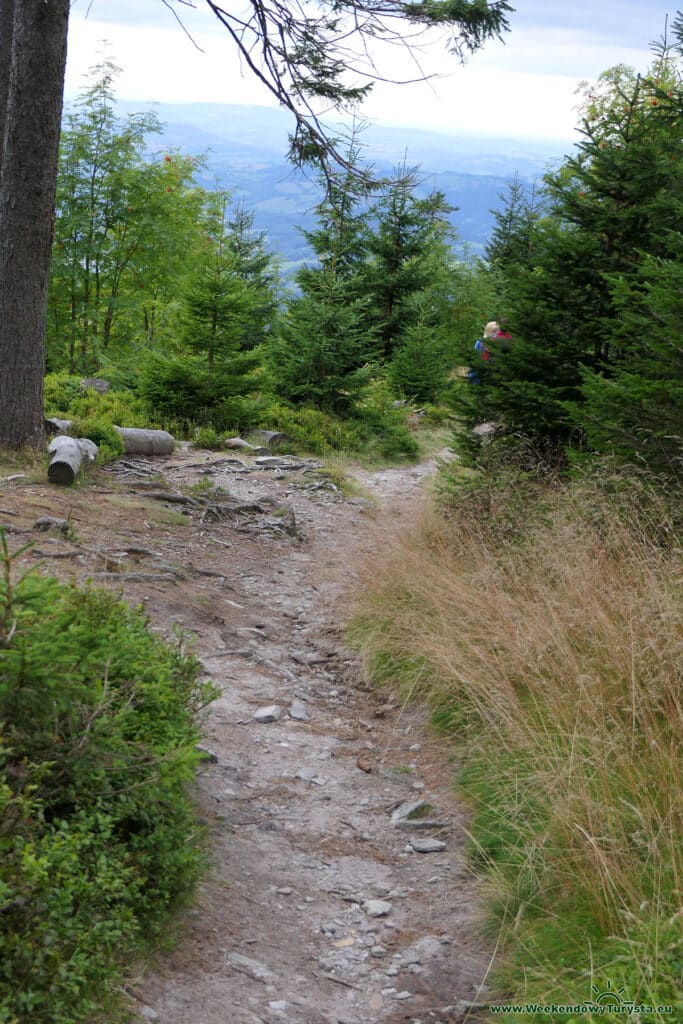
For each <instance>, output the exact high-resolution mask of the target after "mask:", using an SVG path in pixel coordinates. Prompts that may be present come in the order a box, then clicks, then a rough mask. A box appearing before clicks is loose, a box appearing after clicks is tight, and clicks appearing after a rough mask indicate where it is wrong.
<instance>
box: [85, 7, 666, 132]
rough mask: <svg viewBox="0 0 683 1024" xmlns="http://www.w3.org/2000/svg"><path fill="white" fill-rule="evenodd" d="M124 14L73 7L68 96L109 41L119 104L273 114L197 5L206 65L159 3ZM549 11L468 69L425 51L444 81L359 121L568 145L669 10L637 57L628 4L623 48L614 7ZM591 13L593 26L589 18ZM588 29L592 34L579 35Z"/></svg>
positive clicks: (639, 64)
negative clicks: (210, 106) (261, 107)
mask: <svg viewBox="0 0 683 1024" xmlns="http://www.w3.org/2000/svg"><path fill="white" fill-rule="evenodd" d="M118 3H119V4H122V6H120V7H116V6H115V5H113V4H112V2H111V0H92V6H91V8H90V10H89V13H88V8H87V6H86V3H85V0H80V2H79V0H76V2H75V4H74V7H73V9H72V15H71V28H70V36H69V61H68V69H67V94H68V95H69V94H70V95H71V96H73V94H74V93H75V92H76V91H77V90H78V89H79V88H81V86H82V84H83V79H82V75H83V73H84V72H85V71H86V70H87V68H88V67H89V66H91V65H92V64H94V63H96V61H97V53H98V49H99V48H100V47H99V43H100V40H102V39H107V40H108V41H109V42H110V44H111V54H112V57H113V58H114V60H115V61H116V62H117V63H118V64H119V65H120V66H121V67H122V68H123V74H122V76H121V78H120V80H119V82H118V86H117V91H118V94H119V96H120V97H121V98H122V99H131V100H139V101H141V102H142V101H153V100H158V101H166V102H185V103H191V102H213V103H242V104H265V105H270V106H274V105H275V101H274V99H273V98H272V96H271V94H270V93H269V92H268V91H267V89H266V88H265V87H264V86H263V85H261V84H260V83H259V82H258V81H257V80H256V79H255V77H254V75H253V74H252V73H251V72H250V71H249V70H248V69H245V70H244V73H243V74H242V73H241V68H240V62H239V58H238V55H237V52H236V50H235V47H234V45H233V44H232V42H231V40H230V39H229V37H228V34H227V32H226V30H225V29H224V28H223V27H222V26H221V25H220V24H218V23H217V22H216V20H215V19H213V20H211V19H210V18H209V16H208V9H207V7H206V5H205V4H203V3H202V2H201V0H198V8H197V10H195V11H192V10H190V9H188V8H184V9H183V8H182V7H178V10H179V11H181V12H182V13H183V15H184V20H185V21H186V24H187V27H188V29H190V30H191V31H192V34H193V37H194V38H195V40H196V41H197V42H198V43H199V45H200V46H201V47H202V50H203V51H204V52H201V53H200V52H198V51H197V50H196V49H195V47H194V46H193V45H192V43H191V42H190V41H189V40H188V38H187V36H186V35H185V34H184V33H183V32H182V30H181V29H180V28H179V27H178V26H177V24H176V22H175V21H174V19H173V17H172V16H171V15H170V13H169V11H168V10H167V8H166V7H165V6H164V5H163V4H161V3H160V0H136V2H131V0H118ZM582 5H583V6H582ZM544 6H546V7H547V6H548V5H547V4H546V5H544V4H539V3H535V2H534V0H528V3H527V5H526V10H525V11H524V17H523V18H522V17H520V20H519V21H518V22H517V24H516V23H515V19H514V17H513V19H512V31H511V33H510V34H509V35H508V36H506V41H505V45H504V44H503V43H499V42H495V41H493V42H490V43H488V44H487V45H486V46H485V47H484V48H483V50H481V51H480V52H479V53H478V54H476V55H475V56H474V57H473V58H471V60H470V62H469V63H468V64H467V65H466V66H464V67H461V66H460V65H458V63H457V61H456V59H455V58H454V57H453V56H452V55H450V54H448V53H447V52H446V51H445V47H444V43H443V41H437V42H435V43H434V45H432V46H431V47H429V48H428V49H425V50H424V52H423V54H422V60H423V66H424V67H425V69H427V70H428V71H429V72H430V73H434V74H436V75H439V76H444V77H438V78H436V79H435V80H433V81H432V82H431V83H419V84H415V85H405V86H396V85H390V84H388V83H378V84H377V85H376V86H375V89H374V90H373V94H372V96H371V97H370V99H369V100H368V101H367V102H366V104H365V105H364V107H363V110H362V113H363V114H364V115H365V116H368V117H371V118H372V119H374V120H376V121H378V122H379V123H391V124H406V125H413V126H418V127H424V128H430V129H436V130H443V131H448V132H450V133H458V132H473V133H477V134H485V135H501V136H505V137H510V136H519V137H526V138H548V139H568V138H570V137H571V136H572V135H573V132H574V128H575V126H576V120H577V115H576V110H575V107H576V104H577V98H576V96H575V90H576V87H577V85H578V83H579V81H581V80H582V79H588V80H593V79H595V78H597V76H598V75H599V74H600V72H601V71H604V70H605V69H606V68H608V67H611V66H613V65H614V64H617V63H628V64H632V65H633V66H635V67H636V68H638V70H643V69H644V68H645V67H646V66H647V64H648V63H649V53H648V45H649V41H650V38H651V35H654V34H655V33H651V32H650V26H651V25H652V24H657V25H663V21H664V11H665V10H666V8H664V7H662V9H661V11H657V10H654V11H653V10H652V8H651V5H650V9H649V13H648V12H646V11H644V10H642V8H641V10H642V15H641V16H642V26H643V37H642V48H637V47H634V45H633V42H634V39H635V38H637V25H636V24H635V22H634V18H635V14H634V11H636V10H637V8H636V7H635V6H634V5H633V4H631V3H626V6H625V8H624V12H623V13H624V22H625V23H624V28H623V33H622V35H621V36H620V31H619V28H620V26H619V24H618V18H615V8H619V5H618V4H615V3H613V2H610V4H609V5H607V6H606V5H605V4H604V3H601V0H592V2H591V3H588V0H574V5H573V9H572V10H571V11H567V9H566V7H565V5H563V6H562V8H561V9H560V8H555V7H554V6H553V8H552V10H551V12H550V13H548V15H547V18H548V21H549V22H550V23H549V24H546V25H545V26H543V25H542V24H539V21H540V19H541V17H542V16H543V9H544ZM655 7H658V4H657V3H655ZM591 13H593V14H594V15H596V16H594V17H592V18H591ZM86 14H88V16H87V17H86ZM598 14H600V15H601V16H600V17H597V15H598ZM608 14H609V18H608V17H607V16H608ZM520 15H521V12H520ZM100 19H102V20H100ZM106 19H109V20H106ZM581 20H585V22H586V27H580V25H579V24H578V23H579V22H580V21H581ZM615 21H616V22H617V23H616V24H615ZM608 30H609V31H608ZM377 58H378V64H379V66H380V67H382V69H383V70H384V71H385V73H386V74H387V76H388V77H390V78H396V79H400V78H414V77H416V74H417V71H416V67H415V65H414V63H413V62H412V61H411V60H410V59H409V57H408V56H407V54H406V51H405V50H403V49H402V48H400V47H399V48H396V47H393V48H387V47H384V48H383V49H381V50H378V51H377Z"/></svg>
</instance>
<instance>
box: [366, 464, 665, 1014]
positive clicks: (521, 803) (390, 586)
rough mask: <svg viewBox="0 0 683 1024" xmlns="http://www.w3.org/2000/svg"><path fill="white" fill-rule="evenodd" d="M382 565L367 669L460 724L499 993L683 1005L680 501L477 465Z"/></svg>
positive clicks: (628, 487) (463, 781)
mask: <svg viewBox="0 0 683 1024" xmlns="http://www.w3.org/2000/svg"><path fill="white" fill-rule="evenodd" d="M366 568H367V573H366V577H367V578H366V588H365V594H364V597H363V599H362V601H361V605H360V607H359V608H358V609H357V615H356V618H355V620H354V622H353V625H352V635H353V636H354V637H355V639H356V641H357V643H358V645H359V646H360V648H361V650H362V651H363V652H364V654H365V658H366V662H367V668H368V673H369V675H370V676H371V677H372V678H374V679H375V680H376V681H377V682H378V683H382V684H385V685H394V686H399V687H400V688H401V689H402V691H403V692H404V694H406V695H409V696H420V697H423V698H425V699H427V700H429V701H430V702H431V704H432V705H433V707H434V716H435V721H437V722H438V723H440V724H441V726H442V727H444V728H447V729H449V730H450V732H451V733H452V735H453V737H454V743H455V744H456V747H457V749H458V752H459V762H460V769H459V772H458V780H457V781H458V785H459V786H460V788H461V790H462V792H463V793H464V794H465V795H466V797H467V798H468V799H469V800H470V801H471V803H472V806H473V809H474V818H473V832H472V842H471V847H472V852H473V855H474V857H475V858H477V859H478V860H479V861H480V862H481V864H482V867H483V868H485V870H486V872H487V878H488V883H487V885H488V890H489V916H488V920H489V925H490V926H491V927H495V928H496V929H497V930H498V932H499V940H500V946H501V948H502V949H503V951H504V952H503V955H502V959H501V961H500V964H499V968H498V983H499V985H500V987H501V992H502V994H504V995H506V996H508V997H511V998H514V999H517V1000H519V999H524V1000H527V999H532V998H533V999H534V1000H536V1001H542V1002H551V1001H554V1002H557V1001H558V1000H561V1001H563V1002H565V1003H566V1002H567V1001H571V1002H580V1001H582V1000H583V999H588V998H590V997H591V994H592V986H595V988H596V989H597V990H598V991H602V990H604V989H605V987H606V986H607V987H610V988H612V987H613V988H615V989H617V990H619V989H623V990H624V991H625V992H626V993H627V995H625V996H624V998H632V999H634V1000H635V1002H636V1003H641V1004H642V1003H649V1004H653V1005H658V1004H659V1005H663V1004H671V1005H672V1006H674V1007H675V1008H674V1009H673V1010H672V1012H671V1014H666V1013H663V1014H655V1015H653V1016H652V1019H653V1020H655V1019H656V1020H659V1021H665V1020H667V1019H668V1020H680V1019H683V998H682V996H681V988H680V980H681V974H682V972H683V941H682V934H683V927H682V926H683V912H682V911H681V904H682V902H683V901H682V895H683V842H682V837H683V776H682V773H681V767H682V765H681V760H682V758H681V739H682V733H683V701H682V695H681V686H680V684H681V674H680V667H681V654H682V653H683V644H682V638H683V630H682V621H681V607H680V583H681V573H680V569H681V561H680V549H679V548H677V547H676V542H675V530H674V524H673V522H672V517H671V516H670V515H669V513H668V512H667V509H666V507H665V504H664V502H663V501H660V500H659V499H658V498H657V496H656V492H655V491H651V490H649V489H648V488H647V487H646V486H643V485H642V484H641V483H640V482H638V481H633V482H628V481H616V482H615V481H608V483H607V485H605V483H604V482H603V483H601V484H598V483H596V482H588V481H584V482H583V483H581V484H574V485H573V486H571V487H558V486H555V487H545V488H543V489H539V488H533V489H531V490H529V489H527V490H526V491H525V490H523V489H522V490H520V488H519V487H518V486H513V487H506V486H502V485H501V486H497V487H491V486H490V485H489V484H486V485H477V484H476V483H473V484H471V485H470V487H469V488H468V489H463V490H461V491H460V493H459V494H458V495H457V496H454V495H453V494H451V495H450V498H449V500H448V501H446V503H445V504H444V503H443V502H442V505H441V508H440V509H438V510H434V509H433V510H432V511H431V512H430V513H428V514H427V516H426V517H425V518H424V520H423V521H422V522H421V524H420V525H419V527H417V528H413V529H412V530H411V531H410V532H408V533H406V534H404V535H403V536H401V537H399V538H398V539H397V540H396V541H395V542H394V544H393V545H392V546H391V547H389V548H385V549H384V551H383V554H382V555H381V556H380V557H379V558H378V559H376V560H375V561H374V562H373V564H372V565H369V566H367V567H366ZM531 1016H533V1015H531ZM498 1019H505V1018H504V1017H499V1018H498ZM516 1019H519V1017H517V1018H516ZM539 1019H547V1017H540V1018H539ZM570 1019H571V1018H570ZM582 1019H591V1017H590V1015H588V1016H583V1017H582ZM596 1019H597V1018H596ZM641 1019H642V1020H645V1019H649V1018H648V1016H647V1014H644V1015H641Z"/></svg>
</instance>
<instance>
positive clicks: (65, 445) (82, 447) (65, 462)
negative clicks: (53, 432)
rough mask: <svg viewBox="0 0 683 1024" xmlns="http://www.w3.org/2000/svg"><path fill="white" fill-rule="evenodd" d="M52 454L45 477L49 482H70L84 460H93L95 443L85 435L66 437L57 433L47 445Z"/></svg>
mask: <svg viewBox="0 0 683 1024" xmlns="http://www.w3.org/2000/svg"><path fill="white" fill-rule="evenodd" d="M47 451H48V454H49V455H51V456H52V459H51V460H50V464H49V465H48V467H47V478H48V480H49V481H50V483H53V484H62V485H68V484H72V483H73V482H74V480H75V479H76V476H77V475H78V473H79V472H80V469H81V466H82V465H83V463H84V462H85V463H86V464H87V463H89V462H94V461H95V457H96V455H97V445H96V444H95V442H94V441H90V440H89V439H88V438H87V437H67V436H66V434H59V435H58V436H57V437H55V438H53V440H52V441H51V442H50V445H49V447H48V450H47Z"/></svg>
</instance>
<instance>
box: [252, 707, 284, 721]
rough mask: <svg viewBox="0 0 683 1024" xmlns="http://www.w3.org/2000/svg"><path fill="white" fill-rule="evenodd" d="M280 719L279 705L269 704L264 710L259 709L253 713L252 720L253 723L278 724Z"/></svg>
mask: <svg viewBox="0 0 683 1024" xmlns="http://www.w3.org/2000/svg"><path fill="white" fill-rule="evenodd" d="M281 717H282V708H281V707H280V706H279V704H269V705H268V706H267V707H265V708H259V709H258V711H255V712H254V715H253V718H254V721H255V722H261V723H265V722H279V721H280V718H281Z"/></svg>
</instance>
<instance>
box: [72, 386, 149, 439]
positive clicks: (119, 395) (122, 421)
mask: <svg viewBox="0 0 683 1024" xmlns="http://www.w3.org/2000/svg"><path fill="white" fill-rule="evenodd" d="M68 413H69V415H70V416H71V417H74V418H76V417H77V418H79V419H92V418H96V419H106V420H109V422H110V423H115V424H116V425H117V426H118V427H150V428H152V429H154V428H156V427H158V426H160V423H159V421H158V420H156V419H154V417H153V415H152V413H151V411H150V408H149V406H148V405H147V403H146V402H145V401H144V400H143V399H142V398H139V397H138V396H137V395H134V394H133V392H132V391H107V393H106V394H104V395H100V394H98V392H97V391H95V390H93V389H92V388H89V389H88V390H87V391H81V392H80V394H79V395H78V396H77V397H76V398H75V399H73V400H72V402H71V404H70V406H69V409H68Z"/></svg>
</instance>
